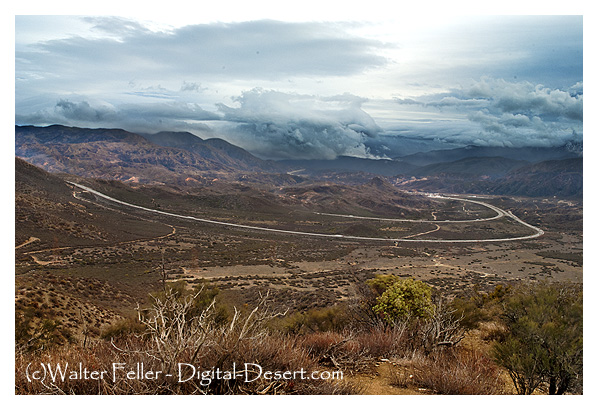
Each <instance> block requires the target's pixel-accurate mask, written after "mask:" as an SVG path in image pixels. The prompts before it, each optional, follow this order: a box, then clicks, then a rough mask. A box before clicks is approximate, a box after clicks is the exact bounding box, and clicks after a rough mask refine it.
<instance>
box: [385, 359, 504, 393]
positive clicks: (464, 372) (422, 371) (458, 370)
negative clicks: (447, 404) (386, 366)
mask: <svg viewBox="0 0 599 411" xmlns="http://www.w3.org/2000/svg"><path fill="white" fill-rule="evenodd" d="M411 375H412V378H410V379H406V376H405V372H402V371H399V372H397V373H396V376H395V377H394V380H393V381H392V383H394V384H395V385H399V386H402V385H403V386H406V385H407V384H409V383H411V384H415V385H416V386H418V387H423V388H428V389H430V390H432V391H434V392H435V393H436V394H446V395H491V394H503V393H504V390H503V382H502V380H501V372H500V370H499V368H498V367H497V366H496V365H495V364H494V363H493V361H492V360H491V359H490V358H488V357H486V356H485V355H484V354H482V353H481V352H480V351H472V350H466V349H463V348H451V349H444V350H439V351H436V352H434V353H433V354H432V355H430V356H428V357H424V358H420V361H419V362H418V363H417V367H416V369H414V370H412V372H411Z"/></svg>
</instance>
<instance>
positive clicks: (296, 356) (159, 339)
mask: <svg viewBox="0 0 599 411" xmlns="http://www.w3.org/2000/svg"><path fill="white" fill-rule="evenodd" d="M179 297H180V296H175V295H166V296H165V298H164V300H156V302H155V304H154V305H153V307H152V308H150V309H149V310H145V311H144V312H143V313H140V322H141V323H142V324H143V325H144V326H145V330H146V331H145V333H144V334H142V335H134V334H130V335H127V336H125V337H121V338H119V339H118V341H116V342H115V341H110V342H109V341H99V342H97V343H96V344H94V345H93V346H88V347H87V348H85V347H77V346H73V345H69V346H65V347H58V348H55V349H51V350H47V351H45V352H43V353H38V354H34V353H28V354H22V355H19V356H17V360H16V369H15V372H16V377H15V380H16V381H15V382H16V392H17V393H18V394H40V393H48V394H61V393H67V394H294V393H297V394H355V393H357V392H358V389H357V388H356V387H355V386H353V385H351V384H350V383H347V382H344V381H343V380H311V379H309V378H303V377H304V376H311V375H312V372H313V371H320V370H321V369H322V367H320V366H319V364H317V362H316V361H315V360H314V359H313V357H312V356H310V355H309V353H308V352H307V351H306V350H305V349H303V348H301V347H299V346H298V345H297V344H296V341H295V339H294V338H292V337H288V336H283V335H275V334H272V333H269V331H268V328H267V327H266V326H265V323H266V322H267V321H268V319H270V318H272V317H273V315H276V314H273V313H271V312H269V310H268V309H267V307H266V303H265V301H266V300H263V301H261V302H260V303H259V304H258V306H257V307H256V308H255V309H253V310H250V311H247V312H243V313H242V312H239V311H235V314H234V315H233V317H232V318H231V319H230V320H229V321H228V322H227V323H226V324H221V323H219V322H218V321H215V318H216V317H215V315H214V311H213V308H214V305H213V304H211V305H209V306H208V307H206V308H205V309H204V310H203V311H202V312H200V313H199V314H197V313H194V315H191V310H192V309H193V307H194V304H193V298H179ZM41 363H44V364H51V365H52V366H53V367H55V366H56V364H61V366H62V367H63V369H64V367H65V366H66V364H67V363H68V364H69V371H70V370H79V364H81V365H82V366H83V367H84V368H87V369H88V370H90V371H92V370H99V371H104V370H106V371H108V373H107V378H104V379H101V380H93V379H84V378H81V377H79V378H75V379H69V378H68V377H67V378H66V379H60V378H59V379H58V380H56V381H54V382H52V381H51V380H50V379H49V378H47V379H45V380H44V381H40V380H34V381H28V379H27V374H26V372H25V371H26V369H27V367H30V371H33V370H38V369H40V368H41V365H40V364H41ZM115 363H122V364H124V365H123V368H124V370H121V369H119V373H120V378H117V379H116V380H114V381H113V380H112V378H111V377H112V373H111V370H112V369H113V364H115ZM246 363H247V364H252V365H253V364H257V365H259V366H260V367H261V368H262V370H263V371H264V372H266V371H271V372H273V373H276V372H279V375H282V373H284V372H286V371H291V372H292V373H293V372H301V371H302V370H303V373H301V374H297V377H296V378H295V379H289V378H276V377H266V375H265V374H258V373H256V374H257V375H256V374H252V375H249V376H248V375H247V374H245V373H244V371H245V364H246ZM30 364H31V365H30ZM137 364H143V366H144V368H145V370H154V371H162V374H160V375H159V377H158V378H156V379H143V378H142V379H140V378H134V379H127V378H125V377H124V375H125V373H126V371H129V370H133V371H135V370H136V367H137ZM181 364H183V367H182V368H181ZM187 364H189V365H187ZM31 367H32V368H31ZM319 368H320V369H319ZM233 369H235V370H236V371H237V373H236V374H232V370H233ZM181 370H183V371H189V372H187V373H185V372H183V373H181V376H182V377H183V378H182V379H183V380H184V381H180V380H179V379H178V377H179V376H180V375H179V371H181ZM250 370H254V371H256V370H257V367H253V368H252V367H250ZM211 371H220V372H221V377H218V376H216V377H215V376H214V374H213V375H212V376H210V375H208V376H206V377H200V376H198V374H197V372H201V373H202V375H204V373H205V372H208V373H210V372H211ZM227 372H228V373H229V377H228V378H227V377H225V376H224V374H225V373H227ZM166 374H171V375H172V376H171V377H170V378H169V377H168V376H167V375H166ZM192 375H195V376H194V377H193V378H188V377H191V376H192ZM252 376H258V377H259V378H255V379H253V378H252ZM248 377H249V378H250V379H253V380H252V381H246V378H248Z"/></svg>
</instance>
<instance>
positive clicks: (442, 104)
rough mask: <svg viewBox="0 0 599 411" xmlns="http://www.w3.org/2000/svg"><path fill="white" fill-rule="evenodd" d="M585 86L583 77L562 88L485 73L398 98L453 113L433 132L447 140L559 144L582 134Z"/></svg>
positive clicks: (402, 102) (408, 103)
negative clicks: (448, 88) (442, 89)
mask: <svg viewBox="0 0 599 411" xmlns="http://www.w3.org/2000/svg"><path fill="white" fill-rule="evenodd" d="M581 90H582V82H579V83H577V84H574V85H572V86H571V87H568V88H567V89H565V90H560V89H551V88H548V87H544V86H543V85H540V84H536V85H535V84H532V83H529V82H509V81H506V80H504V79H492V78H482V79H481V80H479V81H477V82H474V83H472V84H471V85H470V86H468V87H464V88H462V89H456V90H453V91H452V92H450V93H440V94H432V95H426V96H421V97H420V98H417V99H414V98H406V99H398V100H397V103H398V104H399V105H400V107H405V106H413V105H416V106H420V107H423V108H424V109H426V110H430V112H431V113H433V112H434V111H437V112H443V113H445V115H446V116H448V117H451V116H452V115H453V116H455V118H454V119H452V120H447V121H446V125H447V126H448V127H446V128H445V130H444V131H443V132H439V133H435V134H434V137H435V138H441V139H445V140H447V141H448V142H454V143H455V142H459V143H464V144H477V145H493V146H511V147H522V146H557V145H562V144H564V143H565V142H567V141H569V140H572V139H574V140H581V139H582V125H583V94H582V92H581ZM466 119H467V120H468V121H467V122H466V121H465V120H466ZM413 128H414V129H419V131H420V133H422V134H423V135H426V133H430V132H431V130H430V129H428V128H427V127H426V126H422V127H418V126H416V127H413ZM452 129H453V131H451V130H452ZM413 131H414V130H413ZM456 131H459V132H456ZM430 136H431V135H430V134H429V137H430Z"/></svg>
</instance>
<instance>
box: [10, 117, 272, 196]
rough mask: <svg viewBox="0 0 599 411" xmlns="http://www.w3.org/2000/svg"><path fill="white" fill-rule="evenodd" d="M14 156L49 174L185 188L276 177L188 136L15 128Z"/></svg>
mask: <svg viewBox="0 0 599 411" xmlns="http://www.w3.org/2000/svg"><path fill="white" fill-rule="evenodd" d="M15 154H16V155H17V156H18V157H20V158H23V159H24V160H26V161H28V162H30V163H32V164H34V165H36V166H39V167H41V168H43V169H44V170H46V171H50V172H55V173H56V172H63V173H69V174H75V175H79V176H82V177H96V178H104V179H112V180H121V181H135V182H147V183H162V184H163V183H168V182H171V183H178V184H181V183H185V182H189V181H201V180H203V179H207V178H214V177H215V176H217V175H219V174H231V173H233V174H235V173H247V172H280V168H279V167H278V166H277V164H276V163H273V162H268V161H264V160H261V159H259V158H257V157H255V156H253V155H252V154H250V153H248V152H247V151H245V150H243V149H241V148H239V147H236V146H233V145H229V144H228V143H226V142H224V141H218V139H210V140H202V139H200V138H199V137H196V136H194V135H193V134H190V133H158V134H156V135H150V136H146V137H144V136H141V135H139V134H135V133H131V132H128V131H125V130H121V129H85V128H77V127H66V126H60V125H54V126H48V127H35V126H15Z"/></svg>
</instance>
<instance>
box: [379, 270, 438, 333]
mask: <svg viewBox="0 0 599 411" xmlns="http://www.w3.org/2000/svg"><path fill="white" fill-rule="evenodd" d="M431 294H432V290H431V287H430V286H429V285H427V284H425V283H423V282H422V281H416V280H414V279H411V278H409V279H406V280H401V279H397V280H396V281H395V282H392V283H391V284H390V285H389V286H388V287H387V288H386V289H385V291H384V292H383V293H382V294H381V295H380V296H379V297H378V298H377V299H376V305H375V306H374V307H373V309H374V311H375V312H376V313H378V314H379V315H381V316H382V317H383V318H384V319H385V320H386V321H387V322H389V323H392V322H394V321H397V320H400V321H401V320H407V319H410V318H425V319H426V318H431V317H432V316H433V314H434V312H435V305H434V304H433V302H432V298H431Z"/></svg>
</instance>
